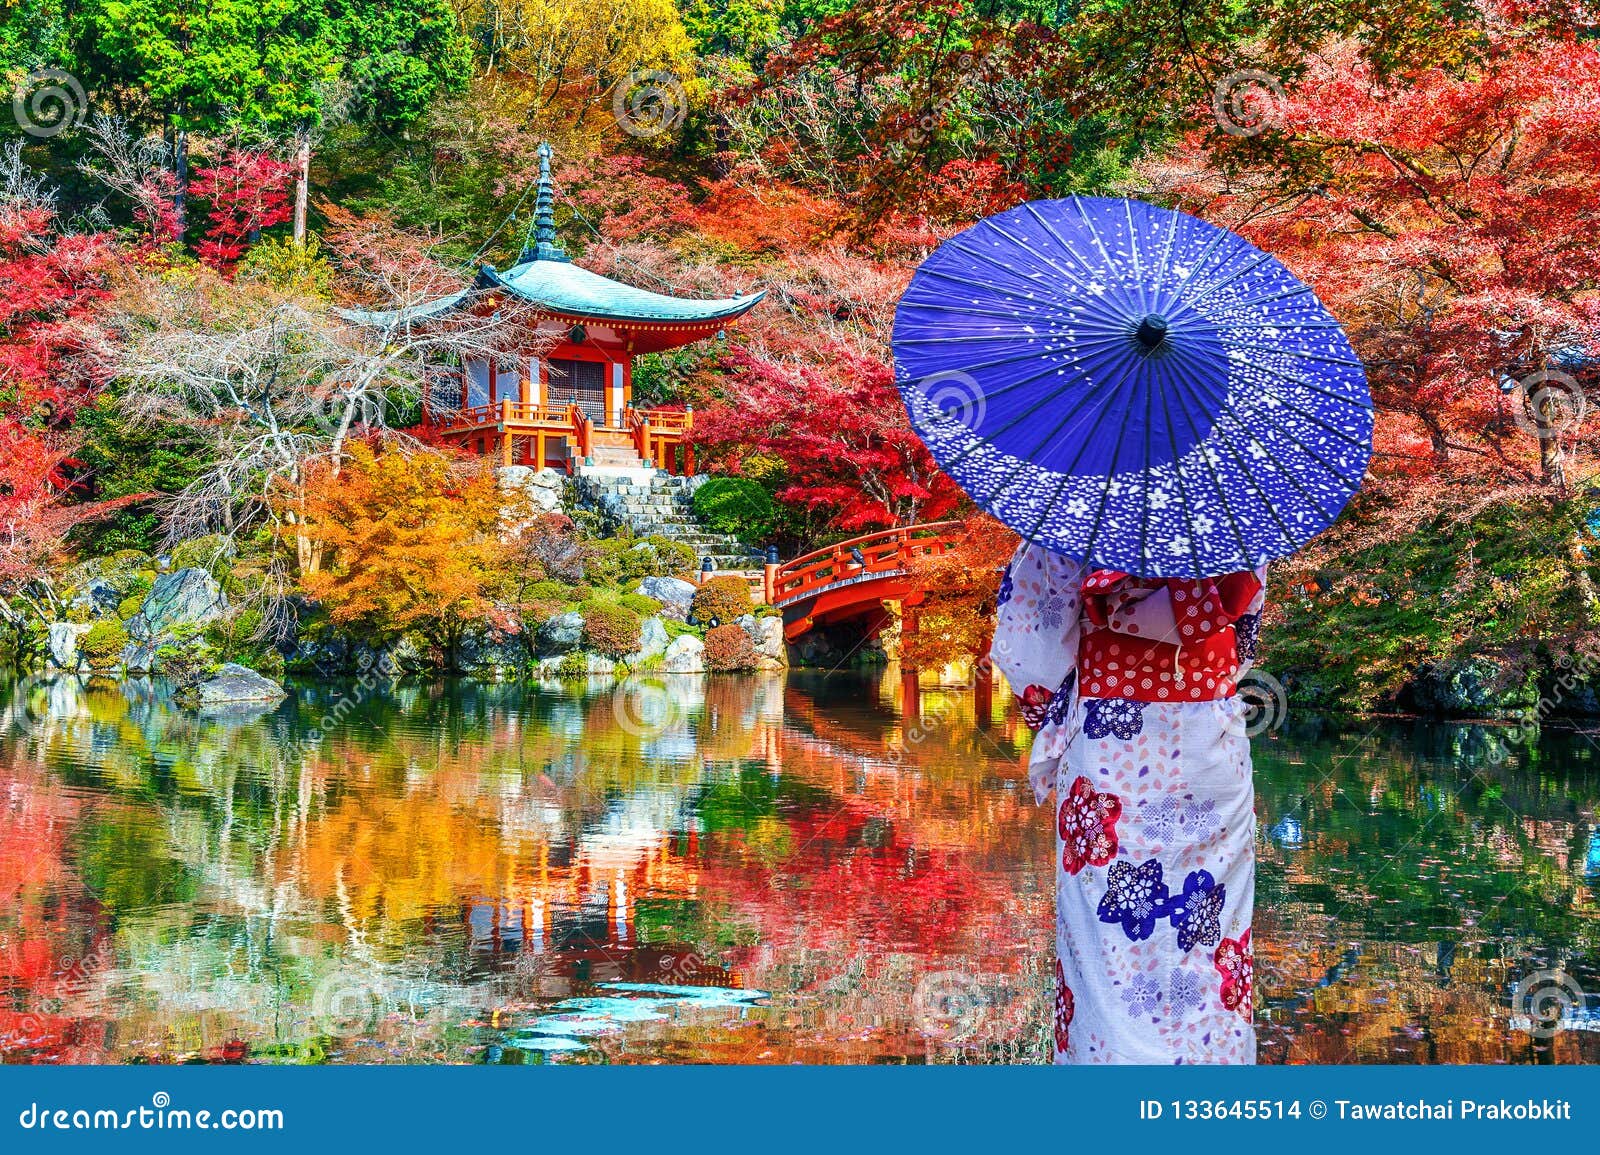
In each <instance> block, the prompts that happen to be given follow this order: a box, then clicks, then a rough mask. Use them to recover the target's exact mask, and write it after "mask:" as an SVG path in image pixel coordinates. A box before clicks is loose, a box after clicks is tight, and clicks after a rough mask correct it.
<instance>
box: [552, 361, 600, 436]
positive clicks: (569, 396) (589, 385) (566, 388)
mask: <svg viewBox="0 0 1600 1155" xmlns="http://www.w3.org/2000/svg"><path fill="white" fill-rule="evenodd" d="M549 366H550V402H551V404H556V405H564V404H566V403H568V402H571V401H576V402H577V403H578V406H579V408H581V409H582V410H583V412H584V414H585V415H586V416H587V417H588V418H589V420H590V421H593V422H594V423H595V424H596V425H608V424H610V419H609V416H608V414H607V413H606V367H605V363H604V362H603V361H573V360H569V359H567V358H565V357H552V358H551V359H550V361H549Z"/></svg>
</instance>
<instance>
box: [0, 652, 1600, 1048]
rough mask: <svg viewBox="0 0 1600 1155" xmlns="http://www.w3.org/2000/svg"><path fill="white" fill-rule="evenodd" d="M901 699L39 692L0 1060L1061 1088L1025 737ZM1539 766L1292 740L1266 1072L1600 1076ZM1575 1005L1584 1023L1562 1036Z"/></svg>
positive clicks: (1378, 737) (1474, 748)
mask: <svg viewBox="0 0 1600 1155" xmlns="http://www.w3.org/2000/svg"><path fill="white" fill-rule="evenodd" d="M898 693H899V680H898V677H897V676H895V675H894V673H893V672H889V673H886V674H885V675H883V676H882V677H859V676H851V677H840V676H833V677H822V676H818V675H808V674H801V673H796V674H793V675H791V676H789V677H788V678H784V677H782V676H770V677H745V678H689V677H670V676H669V677H662V678H658V679H654V680H651V679H645V680H643V681H638V682H629V683H625V684H622V685H620V686H619V685H617V684H615V683H612V682H610V681H601V680H594V681H592V682H591V683H589V684H586V685H567V686H556V685H552V686H548V687H543V688H524V687H514V686H503V685H475V684H468V683H436V684H418V685H404V686H399V687H394V688H382V689H378V690H363V689H362V688H361V687H359V686H354V685H332V684H316V685H307V686H301V687H296V689H295V693H294V695H293V696H292V697H291V698H290V699H288V700H287V701H285V702H284V703H282V704H280V705H278V706H276V707H274V708H271V709H267V710H261V709H254V710H247V711H227V712H218V713H208V714H200V713H196V712H193V711H187V710H183V709H181V708H178V707H176V706H174V705H173V704H172V703H171V702H170V699H169V697H168V694H167V692H166V690H165V688H164V687H162V686H161V685H159V684H156V683H151V682H139V683H129V684H126V685H113V684H109V683H84V682H81V681H79V680H77V679H73V678H58V679H55V680H38V679H29V680H24V681H22V682H17V681H14V680H13V681H10V682H6V683H4V684H0V789H3V791H4V794H3V800H0V984H3V989H4V997H3V998H0V1054H3V1056H4V1057H5V1058H6V1059H7V1060H8V1061H20V1062H30V1061H32V1062H38V1061H43V1062H60V1061H79V1062H130V1061H142V1062H155V1061H174V1060H179V1059H194V1058H198V1059H206V1060H211V1061H222V1062H228V1061H241V1060H245V1061H253V1062H258V1061H279V1062H321V1061H360V1062H497V1063H515V1062H521V1063H533V1062H552V1061H559V1062H638V1061H715V1062H732V1061H748V1062H789V1061H804V1062H840V1061H852V1062H908V1061H909V1062H925V1061H951V1060H963V1061H984V1062H1034V1061H1040V1060H1042V1059H1044V1058H1046V1057H1047V1056H1048V1042H1047V1039H1046V1032H1047V1029H1048V1022H1049V1018H1048V1003H1047V991H1048V985H1049V980H1048V976H1049V973H1050V961H1049V951H1050V942H1049V932H1050V926H1051V894H1050V886H1051V882H1052V875H1051V872H1050V870H1049V863H1050V860H1051V855H1052V845H1051V837H1050V826H1049V818H1048V814H1047V812H1045V811H1041V810H1037V809H1036V808H1035V807H1034V806H1033V805H1032V801H1031V797H1030V795H1029V793H1028V791H1027V789H1026V785H1025V783H1024V782H1023V780H1022V777H1021V775H1020V773H1019V771H1018V769H1017V755H1018V752H1019V743H1021V742H1022V741H1024V735H1025V731H1019V729H1018V725H1017V722H1016V720H1015V719H1014V718H1012V717H1010V716H1009V715H1004V716H1000V717H997V718H996V719H995V724H994V725H993V726H992V727H990V728H989V729H988V730H986V731H980V730H979V729H978V728H977V727H976V726H975V725H974V720H973V718H972V713H971V712H972V701H971V698H970V696H969V695H964V694H961V693H957V692H952V693H949V694H938V693H927V694H925V696H924V699H923V702H922V709H921V714H922V716H921V717H920V718H912V719H909V720H908V719H906V718H905V717H903V715H902V712H901V711H900V709H899V702H898ZM1497 740H1498V739H1497V736H1496V733H1495V732H1494V731H1492V730H1486V729H1484V728H1481V727H1466V726H1456V727H1439V726H1426V725H1422V724H1399V723H1386V724H1384V725H1382V726H1378V727H1373V726H1371V725H1356V724H1342V723H1337V722H1334V721H1331V720H1328V719H1323V718H1310V717H1308V718H1297V719H1295V720H1294V721H1293V724H1291V726H1290V727H1289V728H1288V729H1287V730H1286V731H1284V732H1283V733H1280V734H1276V735H1267V736H1264V737H1263V738H1261V739H1258V743H1257V751H1256V754H1257V767H1258V782H1259V803H1258V810H1259V817H1260V829H1261V840H1260V841H1261V844H1260V851H1261V859H1262V862H1261V871H1260V883H1259V894H1258V899H1257V911H1258V914H1257V926H1256V934H1255V940H1256V943H1257V952H1258V955H1257V960H1256V974H1257V987H1258V1019H1259V1021H1260V1024H1261V1039H1262V1059H1263V1061H1269V1062H1271V1061H1289V1062H1319V1061H1357V1062H1359V1061H1380V1062H1381V1061H1429V1062H1468V1061H1472V1062H1498V1061H1562V1062H1570V1061H1578V1060H1595V1059H1600V1044H1597V1034H1596V1032H1595V1031H1593V1030H1585V1029H1582V1028H1584V1027H1586V1026H1590V1025H1593V1022H1594V1018H1595V1015H1594V1012H1595V1010H1596V1009H1600V997H1595V998H1589V997H1586V995H1585V992H1590V993H1592V994H1593V995H1594V996H1600V943H1597V942H1596V930H1597V928H1600V917H1597V914H1596V905H1595V891H1594V883H1595V878H1596V872H1597V865H1596V864H1597V861H1600V851H1597V846H1600V835H1597V833H1596V810H1597V800H1600V775H1597V772H1596V765H1595V760H1594V747H1593V746H1592V745H1591V744H1590V743H1589V742H1588V740H1587V739H1586V738H1584V737H1582V736H1573V735H1566V736H1562V735H1555V734H1550V735H1547V736H1546V738H1545V740H1544V742H1543V743H1542V744H1541V745H1540V746H1538V747H1537V748H1535V749H1533V750H1531V751H1520V750H1512V751H1505V750H1500V749H1497V747H1496V745H1495V743H1496V742H1497ZM1551 976H1553V978H1552V977H1551ZM1537 983H1543V984H1544V986H1543V987H1541V988H1539V989H1543V990H1547V991H1549V990H1557V991H1571V990H1574V989H1576V990H1577V991H1578V998H1577V999H1576V1000H1575V1001H1574V1000H1571V999H1570V998H1569V1000H1568V1001H1569V1004H1571V1005H1568V1006H1566V1007H1565V1009H1563V1008H1562V1007H1561V1006H1559V1005H1557V1006H1556V1019H1555V1020H1554V1024H1555V1026H1556V1028H1557V1029H1555V1030H1553V1032H1547V1031H1542V1030H1540V1029H1539V1026H1540V1023H1541V1022H1543V1020H1540V1019H1539V1018H1538V1014H1537V1013H1535V1012H1538V1011H1539V1010H1540V1008H1541V1007H1542V1008H1545V1009H1548V1007H1549V1006H1550V1005H1554V1004H1550V1003H1549V1002H1548V1000H1547V1001H1546V1002H1544V1003H1538V1005H1534V1003H1535V1002H1536V1001H1537V1000H1534V999H1533V997H1532V996H1531V995H1530V994H1529V992H1530V991H1531V990H1533V989H1534V987H1535V984H1537ZM1519 984H1520V986H1519ZM1552 984H1553V985H1552ZM1520 1004H1528V1005H1520Z"/></svg>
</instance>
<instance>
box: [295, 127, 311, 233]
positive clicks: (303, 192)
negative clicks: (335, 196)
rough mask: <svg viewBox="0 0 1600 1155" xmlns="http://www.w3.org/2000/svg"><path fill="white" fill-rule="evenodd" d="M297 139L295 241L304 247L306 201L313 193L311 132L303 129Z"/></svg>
mask: <svg viewBox="0 0 1600 1155" xmlns="http://www.w3.org/2000/svg"><path fill="white" fill-rule="evenodd" d="M298 137H299V138H298V139H297V140H296V141H295V155H294V163H295V175H294V243H295V247H296V248H302V247H304V246H305V243H306V201H307V200H308V199H309V197H310V195H311V134H310V133H309V132H306V131H304V130H302V131H301V132H300V133H299V134H298Z"/></svg>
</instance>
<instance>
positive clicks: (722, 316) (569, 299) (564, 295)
mask: <svg viewBox="0 0 1600 1155" xmlns="http://www.w3.org/2000/svg"><path fill="white" fill-rule="evenodd" d="M479 278H480V284H481V285H483V286H485V287H494V288H500V289H504V290H506V291H507V292H509V293H512V294H513V295H515V296H517V297H520V298H521V299H522V300H524V301H527V302H529V303H530V304H532V305H534V306H535V307H536V308H538V309H540V310H542V311H545V312H550V313H556V314H559V315H561V316H563V317H572V318H575V319H579V320H585V321H601V322H607V323H616V324H620V325H622V326H624V327H626V324H627V322H629V321H644V322H654V323H655V324H669V325H670V324H679V325H709V324H714V323H715V322H718V321H726V320H730V319H731V318H734V317H738V316H742V315H743V314H744V313H747V312H749V311H750V309H751V307H752V306H754V305H755V304H756V302H757V301H760V300H761V298H762V297H765V296H766V292H765V291H764V290H763V291H762V292H759V293H748V294H745V295H744V296H739V297H717V298H713V299H711V300H696V299H694V298H691V297H671V296H668V295H667V294H665V293H653V292H651V291H650V290H649V289H641V288H639V287H638V286H637V285H629V284H627V283H625V282H623V281H614V280H612V279H611V278H610V277H603V276H601V275H600V274H599V273H591V272H590V271H589V270H588V269H585V268H582V267H580V266H578V265H574V264H572V263H570V262H568V261H562V260H549V259H542V258H535V259H533V260H522V261H519V262H518V263H517V264H515V265H513V266H511V268H509V269H507V270H506V271H505V272H503V273H501V272H497V271H496V270H494V269H492V268H490V267H488V266H487V265H486V266H484V268H483V270H482V272H481V273H480V274H479Z"/></svg>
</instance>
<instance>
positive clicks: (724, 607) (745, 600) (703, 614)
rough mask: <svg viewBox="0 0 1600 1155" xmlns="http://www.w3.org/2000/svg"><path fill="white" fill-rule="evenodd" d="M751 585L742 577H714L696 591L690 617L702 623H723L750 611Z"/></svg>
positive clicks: (691, 603)
mask: <svg viewBox="0 0 1600 1155" xmlns="http://www.w3.org/2000/svg"><path fill="white" fill-rule="evenodd" d="M750 609H751V604H750V585H749V583H748V582H746V581H745V580H744V578H741V577H732V576H727V577H714V578H712V579H711V580H710V581H708V582H706V583H705V585H703V586H701V587H700V588H699V589H698V590H696V591H695V594H694V600H693V601H692V602H690V603H689V619H690V620H691V621H694V622H699V623H700V624H701V625H710V624H711V623H712V622H713V621H715V622H716V623H717V624H719V625H721V624H722V623H724V622H731V621H733V619H734V618H737V617H740V616H741V615H743V614H747V613H749V612H750Z"/></svg>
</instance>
